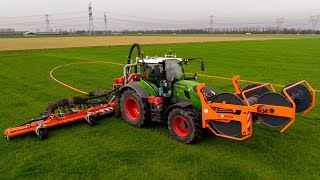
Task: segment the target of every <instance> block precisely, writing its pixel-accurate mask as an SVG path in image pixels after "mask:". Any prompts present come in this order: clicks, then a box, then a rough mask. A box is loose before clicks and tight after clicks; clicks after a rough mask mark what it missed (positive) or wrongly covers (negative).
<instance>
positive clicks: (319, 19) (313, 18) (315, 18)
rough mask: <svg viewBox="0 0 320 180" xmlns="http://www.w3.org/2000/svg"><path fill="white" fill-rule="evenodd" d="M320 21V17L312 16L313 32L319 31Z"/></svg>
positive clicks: (310, 19)
mask: <svg viewBox="0 0 320 180" xmlns="http://www.w3.org/2000/svg"><path fill="white" fill-rule="evenodd" d="M319 21H320V15H317V16H310V18H309V22H310V23H311V25H312V30H313V31H316V30H317V25H318V23H319Z"/></svg>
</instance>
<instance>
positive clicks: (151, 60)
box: [114, 44, 315, 143]
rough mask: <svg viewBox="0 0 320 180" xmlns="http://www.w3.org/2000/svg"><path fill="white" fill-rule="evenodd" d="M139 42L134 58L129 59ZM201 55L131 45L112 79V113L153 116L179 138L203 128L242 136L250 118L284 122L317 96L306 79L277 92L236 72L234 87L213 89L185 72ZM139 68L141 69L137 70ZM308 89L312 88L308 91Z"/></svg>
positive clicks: (189, 139) (133, 118) (146, 119)
mask: <svg viewBox="0 0 320 180" xmlns="http://www.w3.org/2000/svg"><path fill="white" fill-rule="evenodd" d="M135 48H137V57H136V61H135V62H132V59H131V56H132V52H133V50H134V49H135ZM192 60H200V67H201V70H202V71H204V61H203V59H202V58H186V59H182V58H177V57H176V55H172V54H171V52H170V51H169V55H165V56H164V57H157V56H156V57H148V56H146V57H143V52H142V51H141V50H140V46H139V45H138V44H134V45H133V46H132V47H131V48H130V51H129V55H128V62H127V64H126V65H125V66H124V76H123V77H121V78H117V79H116V80H115V82H114V88H119V90H117V91H116V95H115V96H114V97H115V103H116V108H115V109H116V112H119V113H116V114H120V113H121V115H122V118H123V120H124V121H125V122H127V123H128V124H130V125H133V126H136V127H145V126H148V125H149V124H150V123H152V122H158V123H163V124H167V126H168V130H169V132H170V133H171V135H172V137H173V138H175V139H176V140H178V141H180V142H183V143H193V142H196V141H198V140H199V139H200V138H201V136H202V132H203V130H204V129H209V130H210V131H212V132H213V133H214V134H215V135H216V136H220V137H225V138H229V139H234V140H244V139H247V138H249V137H250V136H251V135H252V122H254V121H259V122H262V123H263V124H265V125H267V126H269V127H273V128H282V129H281V132H283V131H285V130H286V129H287V128H288V127H289V126H290V125H291V124H292V123H293V122H294V120H295V113H296V112H304V111H305V112H304V114H303V115H305V114H307V113H308V112H309V111H310V110H311V109H312V108H313V107H314V102H315V93H314V91H313V89H312V88H311V86H310V85H309V84H308V83H307V82H306V81H300V82H298V83H291V84H289V85H287V86H286V87H285V88H284V89H283V90H282V92H281V93H276V92H275V91H274V88H273V86H272V84H270V83H267V84H262V85H261V84H256V83H254V84H249V85H247V86H246V87H244V88H243V89H241V88H240V85H239V84H238V80H239V76H234V78H232V81H233V85H234V88H235V91H236V93H225V92H224V93H219V94H218V93H217V92H216V91H215V90H214V89H212V88H210V87H208V86H206V85H205V84H203V83H198V82H195V81H194V80H196V79H197V75H196V74H195V75H194V76H193V77H186V75H185V71H184V65H186V64H188V62H189V61H192ZM138 71H140V73H139V72H138ZM311 93H312V94H311Z"/></svg>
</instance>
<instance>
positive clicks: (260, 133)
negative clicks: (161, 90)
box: [0, 39, 320, 179]
mask: <svg viewBox="0 0 320 180" xmlns="http://www.w3.org/2000/svg"><path fill="white" fill-rule="evenodd" d="M137 42H139V41H137ZM319 44H320V40H319V39H291V40H265V41H238V42H205V43H204V42H203V43H187V44H162V45H143V46H142V49H143V50H144V51H145V54H146V55H150V56H152V55H155V54H158V55H160V54H162V55H163V54H164V53H166V52H167V50H168V49H172V50H173V52H174V53H175V54H177V56H178V57H203V58H204V59H205V61H206V70H205V72H201V71H200V67H199V63H198V62H190V63H189V65H187V66H186V71H187V72H193V73H202V74H204V73H205V74H208V75H213V76H224V77H232V76H233V75H236V74H239V75H241V78H242V79H247V80H253V81H261V82H271V83H276V84H284V85H285V84H288V83H291V82H295V81H299V80H302V79H305V80H307V81H308V82H309V83H310V84H311V85H312V86H313V87H314V88H315V89H320V83H319V74H320V60H319V57H320V46H319ZM129 47H130V46H114V47H82V48H68V49H47V50H19V51H2V52H0V67H1V71H0V84H1V89H0V94H1V97H0V108H1V113H0V129H1V130H4V129H6V128H8V127H11V126H14V125H18V124H20V123H22V122H24V121H26V120H29V119H31V118H35V117H38V116H39V114H40V113H41V112H42V111H43V110H44V108H45V107H46V106H47V105H48V104H50V103H51V102H54V101H56V100H58V99H61V98H66V97H73V96H78V95H79V94H77V93H76V92H74V91H71V90H69V89H66V88H65V87H62V86H60V85H58V84H57V83H55V82H53V81H52V80H51V79H50V77H49V71H50V70H51V69H53V68H54V67H56V66H59V65H63V64H67V63H72V62H80V61H84V62H88V61H108V62H117V63H125V62H126V56H127V53H128V50H129ZM122 70H123V67H121V66H117V65H110V64H78V65H71V66H66V67H64V68H61V69H58V70H57V71H55V74H54V75H55V77H56V78H58V79H59V80H61V81H63V82H66V83H68V84H70V85H72V86H75V87H77V88H79V89H83V90H85V91H92V90H95V89H111V84H112V82H113V79H114V78H116V77H119V76H121V74H122ZM198 81H200V82H205V83H207V84H208V85H209V86H211V87H213V88H215V89H216V90H217V91H218V92H228V91H229V92H233V91H234V90H233V86H232V83H231V82H230V81H227V80H220V79H210V78H205V77H199V80H198ZM244 85H246V84H242V86H244ZM277 90H278V91H280V90H281V88H278V89H277ZM317 95H318V96H319V93H318V94H317ZM319 100H320V98H319V97H317V101H318V102H317V104H316V107H315V109H314V110H313V111H312V112H311V113H310V114H309V115H308V116H307V117H301V115H297V119H296V122H295V123H294V124H293V125H292V126H291V127H290V128H289V129H288V130H287V131H286V132H284V133H283V134H281V133H279V132H278V129H270V128H268V127H266V126H264V125H262V124H254V125H253V136H252V137H251V138H250V139H248V140H245V141H241V142H239V141H234V140H229V139H224V138H219V137H215V136H214V135H213V134H212V133H210V132H206V133H205V135H204V137H203V139H202V140H201V141H200V142H199V143H197V144H192V145H185V144H181V143H179V142H177V141H175V140H173V139H172V138H171V136H170V134H169V132H168V130H167V129H166V126H163V125H152V126H150V127H148V128H142V129H139V128H134V127H132V126H129V125H127V124H126V123H124V122H123V121H122V120H121V118H115V117H109V118H104V119H101V120H100V121H99V122H98V123H97V125H96V126H94V127H90V126H88V125H87V124H86V123H85V122H83V123H76V124H72V125H65V126H61V127H59V128H54V129H50V130H49V132H48V133H49V139H47V140H44V141H40V140H38V139H37V137H36V135H35V134H29V135H25V136H21V137H17V138H14V139H12V140H11V141H6V140H5V138H1V139H0V159H1V161H0V177H2V178H1V179H4V178H5V179H17V178H25V179H43V178H46V179H65V178H72V179H78V178H79V179H80V178H90V179H91V178H101V179H111V178H112V179H119V178H120V179H150V178H151V179H160V178H161V179H249V178H250V179H257V178H259V179H319V178H320V169H319V167H320V162H319V159H320V138H319V137H320V121H319V120H320V108H319Z"/></svg>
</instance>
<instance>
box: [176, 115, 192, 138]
mask: <svg viewBox="0 0 320 180" xmlns="http://www.w3.org/2000/svg"><path fill="white" fill-rule="evenodd" d="M173 129H174V132H176V134H177V135H178V136H180V137H185V136H187V135H188V133H189V125H188V123H187V121H186V119H184V118H183V117H182V116H177V117H175V118H174V119H173Z"/></svg>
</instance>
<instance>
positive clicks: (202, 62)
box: [201, 59, 204, 71]
mask: <svg viewBox="0 0 320 180" xmlns="http://www.w3.org/2000/svg"><path fill="white" fill-rule="evenodd" d="M201 71H204V61H203V59H202V60H201Z"/></svg>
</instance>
